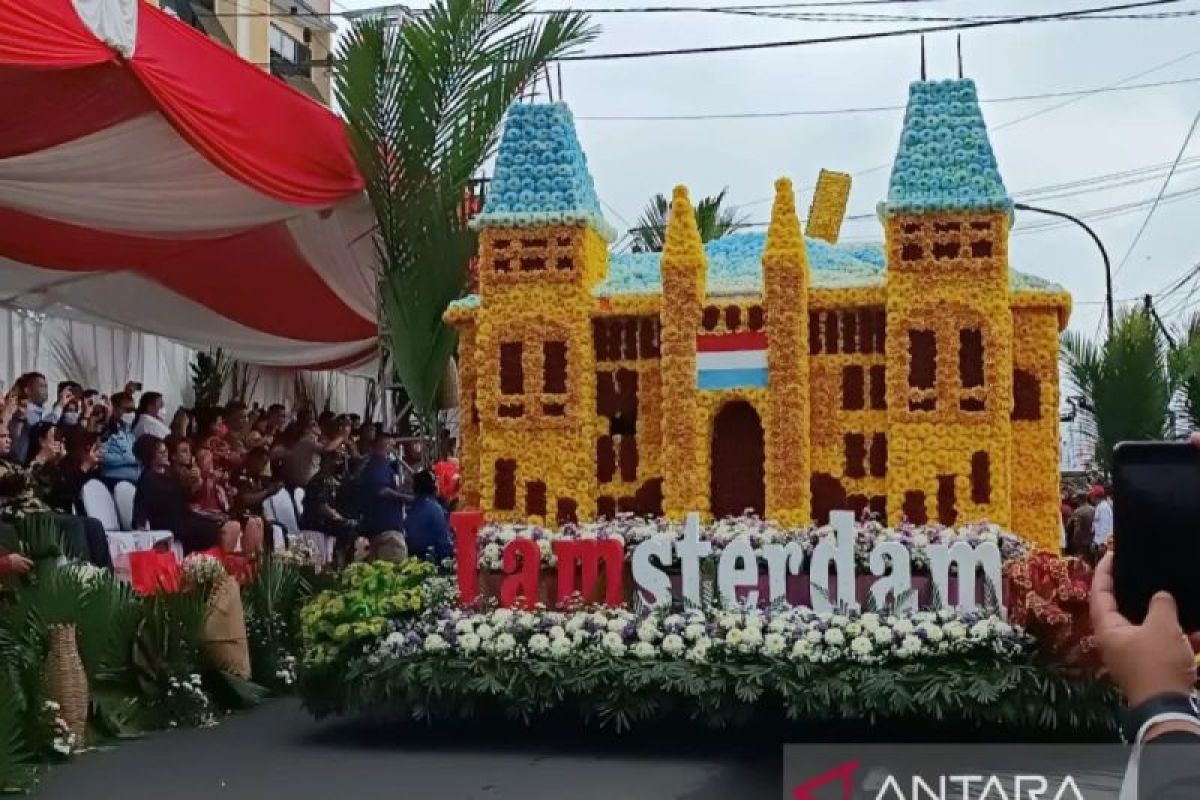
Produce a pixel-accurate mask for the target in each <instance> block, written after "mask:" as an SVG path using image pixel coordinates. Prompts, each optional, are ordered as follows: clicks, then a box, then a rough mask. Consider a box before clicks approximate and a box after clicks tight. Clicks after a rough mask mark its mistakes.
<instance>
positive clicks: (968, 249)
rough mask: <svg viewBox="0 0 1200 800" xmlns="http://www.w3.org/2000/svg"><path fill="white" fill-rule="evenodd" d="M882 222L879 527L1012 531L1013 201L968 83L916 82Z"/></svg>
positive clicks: (971, 82) (883, 209)
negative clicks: (883, 523)
mask: <svg viewBox="0 0 1200 800" xmlns="http://www.w3.org/2000/svg"><path fill="white" fill-rule="evenodd" d="M880 212H881V216H882V218H883V222H884V226H885V231H886V247H887V281H888V283H887V345H886V358H887V405H888V423H889V424H888V471H887V478H888V517H889V519H890V520H891V521H893V522H896V521H898V520H899V519H900V518H901V516H902V515H903V516H904V517H906V518H907V519H908V520H909V521H912V522H923V521H925V520H928V521H930V522H938V521H940V522H942V523H945V524H953V523H955V522H966V521H974V520H978V519H981V518H986V519H988V520H990V521H992V522H996V523H1000V524H1004V525H1007V524H1009V522H1010V520H1011V510H1012V509H1011V496H1010V462H1011V449H1012V448H1011V436H1010V429H1011V425H1010V421H1009V415H1010V412H1011V408H1012V364H1013V341H1012V338H1013V336H1012V334H1013V330H1012V315H1011V310H1010V297H1009V267H1008V230H1009V221H1010V215H1011V212H1012V200H1011V199H1010V198H1009V196H1008V192H1007V190H1006V189H1005V187H1004V182H1003V181H1002V180H1001V178H1000V173H999V170H998V169H997V166H996V159H995V156H994V154H993V152H992V147H991V143H990V142H989V140H988V134H987V128H986V126H985V124H984V121H983V115H982V114H981V112H980V110H979V101H978V98H977V97H976V93H975V84H974V82H973V81H970V80H950V81H936V82H918V83H914V84H912V86H911V87H910V91H909V100H908V110H907V112H906V114H905V119H904V129H903V132H902V134H901V139H900V148H899V152H898V153H897V155H896V161H895V165H894V167H893V170H892V176H891V182H890V185H889V187H888V197H887V200H886V202H885V203H883V204H882V205H881V206H880Z"/></svg>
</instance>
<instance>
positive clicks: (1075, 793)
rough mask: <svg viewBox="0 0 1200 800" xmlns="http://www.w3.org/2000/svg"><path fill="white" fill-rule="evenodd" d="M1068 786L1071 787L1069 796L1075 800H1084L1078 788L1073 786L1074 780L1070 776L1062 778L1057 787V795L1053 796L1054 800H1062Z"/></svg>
mask: <svg viewBox="0 0 1200 800" xmlns="http://www.w3.org/2000/svg"><path fill="white" fill-rule="evenodd" d="M1068 786H1070V787H1071V796H1072V797H1074V798H1075V800H1084V798H1083V794H1082V793H1081V792H1080V791H1079V787H1078V786H1076V785H1075V779H1074V778H1073V777H1071V776H1070V775H1068V776H1067V777H1065V778H1063V782H1062V783H1061V784H1060V785H1059V787H1058V794H1056V795H1054V800H1062V798H1063V795H1064V794H1065V793H1066V791H1067V787H1068Z"/></svg>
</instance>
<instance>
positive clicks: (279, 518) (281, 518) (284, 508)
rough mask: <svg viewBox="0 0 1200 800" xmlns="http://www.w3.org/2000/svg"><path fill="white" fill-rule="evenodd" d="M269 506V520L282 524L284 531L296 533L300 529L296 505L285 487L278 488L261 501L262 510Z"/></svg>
mask: <svg viewBox="0 0 1200 800" xmlns="http://www.w3.org/2000/svg"><path fill="white" fill-rule="evenodd" d="M268 505H269V506H270V508H271V512H270V514H271V518H272V519H271V521H272V522H276V523H278V524H280V525H282V526H283V528H284V532H285V533H296V532H298V531H299V530H300V520H299V519H297V517H296V505H295V503H294V502H293V501H292V496H291V494H289V493H288V490H287V489H280V490H279V491H278V492H276V493H275V494H273V495H271V496H270V497H268V498H267V499H266V501H265V502H264V503H263V508H264V510H265V509H266V508H267V507H268Z"/></svg>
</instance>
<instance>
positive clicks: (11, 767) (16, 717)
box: [0, 674, 34, 794]
mask: <svg viewBox="0 0 1200 800" xmlns="http://www.w3.org/2000/svg"><path fill="white" fill-rule="evenodd" d="M0 678H3V679H4V680H5V682H6V683H7V682H8V680H9V679H10V676H8V675H3V674H0ZM22 716H23V713H22V706H21V703H20V702H19V701H18V698H17V693H16V692H12V691H4V692H0V794H4V793H6V792H12V791H17V792H20V791H26V790H28V789H29V788H30V787H31V786H32V785H33V778H34V770H33V768H32V767H31V766H30V764H29V760H30V756H31V754H30V753H29V751H28V750H27V748H26V746H25V742H24V735H23V734H24V724H23V722H22Z"/></svg>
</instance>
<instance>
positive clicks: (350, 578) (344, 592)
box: [300, 558, 435, 667]
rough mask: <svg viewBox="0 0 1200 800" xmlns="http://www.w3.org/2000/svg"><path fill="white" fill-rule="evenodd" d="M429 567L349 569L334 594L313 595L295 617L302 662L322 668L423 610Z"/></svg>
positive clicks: (363, 565)
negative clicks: (391, 624) (395, 621)
mask: <svg viewBox="0 0 1200 800" xmlns="http://www.w3.org/2000/svg"><path fill="white" fill-rule="evenodd" d="M434 573H435V569H434V567H433V566H432V565H430V564H427V563H425V562H424V561H420V560H418V559H411V558H410V559H408V560H406V561H403V562H400V563H398V564H397V563H393V562H390V561H375V562H360V563H357V564H351V565H350V566H349V567H347V568H346V569H345V570H344V571H343V572H342V574H341V576H340V579H339V588H338V590H336V591H334V590H330V591H325V592H322V593H321V594H319V595H317V596H316V597H315V598H314V599H313V600H312V601H311V602H310V603H309V604H308V605H306V606H305V607H304V608H303V610H301V612H300V633H301V638H302V641H303V643H304V648H305V662H306V663H307V664H309V665H312V666H318V667H319V666H328V665H330V664H333V663H335V662H338V661H340V660H341V659H343V658H344V657H345V655H346V654H347V653H349V652H352V651H353V650H354V648H356V647H357V646H359V645H360V644H361V643H363V642H364V641H368V640H370V639H371V638H372V637H377V636H380V635H382V634H383V633H384V631H385V630H386V628H387V626H388V623H389V620H391V619H393V618H396V617H402V616H405V615H413V614H416V613H418V612H420V611H421V610H422V609H423V608H425V607H426V598H427V595H426V591H427V590H426V589H425V586H424V585H425V583H426V582H427V581H428V580H429V579H430V578H432V577H433V575H434Z"/></svg>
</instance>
